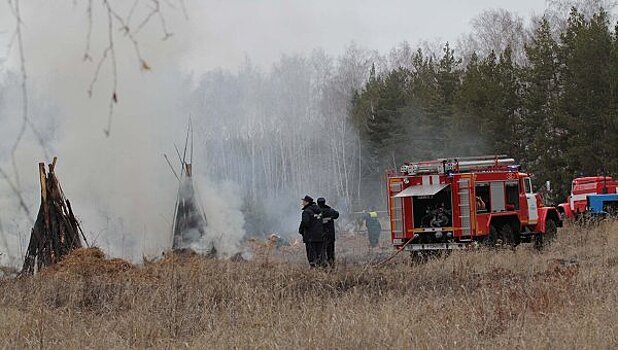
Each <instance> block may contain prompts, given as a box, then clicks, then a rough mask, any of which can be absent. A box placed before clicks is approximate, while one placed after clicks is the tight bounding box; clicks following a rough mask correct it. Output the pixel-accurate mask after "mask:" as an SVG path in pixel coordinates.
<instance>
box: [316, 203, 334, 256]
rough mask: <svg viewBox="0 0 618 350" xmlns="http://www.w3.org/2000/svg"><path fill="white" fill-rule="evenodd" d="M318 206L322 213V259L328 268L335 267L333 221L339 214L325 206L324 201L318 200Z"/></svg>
mask: <svg viewBox="0 0 618 350" xmlns="http://www.w3.org/2000/svg"><path fill="white" fill-rule="evenodd" d="M318 206H319V207H320V210H321V211H322V225H323V229H324V254H325V256H324V259H325V261H326V263H327V264H328V266H330V267H334V266H335V221H334V220H336V219H338V218H339V212H338V211H337V210H335V209H333V208H331V207H330V206H328V205H326V199H324V198H322V197H320V198H318Z"/></svg>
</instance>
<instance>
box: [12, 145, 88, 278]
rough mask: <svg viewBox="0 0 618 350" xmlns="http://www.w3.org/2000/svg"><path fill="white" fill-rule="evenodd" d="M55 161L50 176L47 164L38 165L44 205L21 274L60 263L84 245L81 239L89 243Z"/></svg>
mask: <svg viewBox="0 0 618 350" xmlns="http://www.w3.org/2000/svg"><path fill="white" fill-rule="evenodd" d="M56 161H57V158H56V157H54V160H53V162H52V163H51V164H49V172H47V174H46V172H45V163H39V180H40V182H41V206H40V207H39V213H38V215H37V218H36V222H35V223H34V227H33V228H32V232H31V235H30V243H29V244H28V250H27V252H26V257H25V259H24V265H23V267H22V272H21V273H22V274H33V273H34V272H36V271H39V270H41V268H42V267H45V266H50V265H53V264H55V263H57V262H59V261H60V260H61V259H62V258H63V257H64V256H65V255H67V254H69V253H70V252H71V251H73V250H75V249H79V248H81V247H82V246H83V244H82V240H81V239H82V238H83V239H84V242H86V244H88V242H87V241H86V238H85V237H84V234H83V232H82V229H81V227H80V226H79V223H78V222H77V219H76V218H75V215H74V214H73V209H72V208H71V203H70V202H69V200H68V199H66V197H65V196H64V193H63V192H62V187H61V186H60V183H59V182H58V178H57V177H56V173H55V168H56Z"/></svg>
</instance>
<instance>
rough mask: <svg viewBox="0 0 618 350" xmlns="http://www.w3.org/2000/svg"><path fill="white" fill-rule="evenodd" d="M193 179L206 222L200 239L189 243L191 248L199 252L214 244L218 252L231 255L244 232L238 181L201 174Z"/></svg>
mask: <svg viewBox="0 0 618 350" xmlns="http://www.w3.org/2000/svg"><path fill="white" fill-rule="evenodd" d="M194 183H195V186H196V195H197V198H198V200H201V202H202V203H203V205H204V211H205V212H206V220H207V221H208V225H207V226H206V229H205V235H204V236H203V237H202V238H201V241H197V242H195V243H194V244H192V246H191V248H192V249H194V250H196V251H198V252H203V251H204V250H207V251H208V250H209V248H210V247H211V246H212V245H214V248H215V250H216V252H217V255H218V256H220V257H230V256H232V255H233V254H235V253H237V252H238V251H239V249H240V243H241V240H242V239H243V237H244V235H245V230H244V229H243V226H244V223H245V221H244V217H243V214H242V212H241V207H242V197H241V192H240V189H239V187H238V185H237V184H235V183H232V182H229V181H224V182H213V181H211V180H209V179H207V178H206V177H203V176H202V177H200V176H198V177H196V178H195V179H194ZM198 234H199V233H198Z"/></svg>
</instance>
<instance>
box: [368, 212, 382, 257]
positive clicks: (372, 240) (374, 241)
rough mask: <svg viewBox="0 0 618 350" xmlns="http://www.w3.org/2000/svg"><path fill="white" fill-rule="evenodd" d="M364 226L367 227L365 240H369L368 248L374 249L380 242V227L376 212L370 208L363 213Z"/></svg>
mask: <svg viewBox="0 0 618 350" xmlns="http://www.w3.org/2000/svg"><path fill="white" fill-rule="evenodd" d="M365 226H367V238H368V239H369V247H371V248H375V247H377V246H378V243H379V242H380V233H382V225H380V221H379V220H378V212H376V211H375V209H374V208H371V210H369V212H367V213H365Z"/></svg>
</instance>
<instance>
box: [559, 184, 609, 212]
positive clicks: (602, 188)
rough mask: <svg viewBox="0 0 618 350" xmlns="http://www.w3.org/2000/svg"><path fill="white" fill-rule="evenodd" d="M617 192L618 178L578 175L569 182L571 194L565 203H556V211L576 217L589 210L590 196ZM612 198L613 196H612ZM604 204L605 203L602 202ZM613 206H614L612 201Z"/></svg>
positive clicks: (602, 195)
mask: <svg viewBox="0 0 618 350" xmlns="http://www.w3.org/2000/svg"><path fill="white" fill-rule="evenodd" d="M616 193H618V180H615V179H613V178H612V177H609V176H587V177H578V178H576V179H574V180H573V183H572V184H571V195H569V196H568V197H567V201H566V203H562V204H559V205H558V211H559V212H560V213H561V214H562V215H563V217H564V218H568V219H577V218H579V217H581V216H582V215H584V214H586V213H587V212H589V209H590V203H589V202H590V197H596V196H597V195H601V196H600V197H601V198H602V197H606V196H604V195H608V194H616ZM612 199H613V198H612ZM604 204H606V206H607V204H608V203H606V202H604ZM613 206H616V204H615V203H614V204H613Z"/></svg>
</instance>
